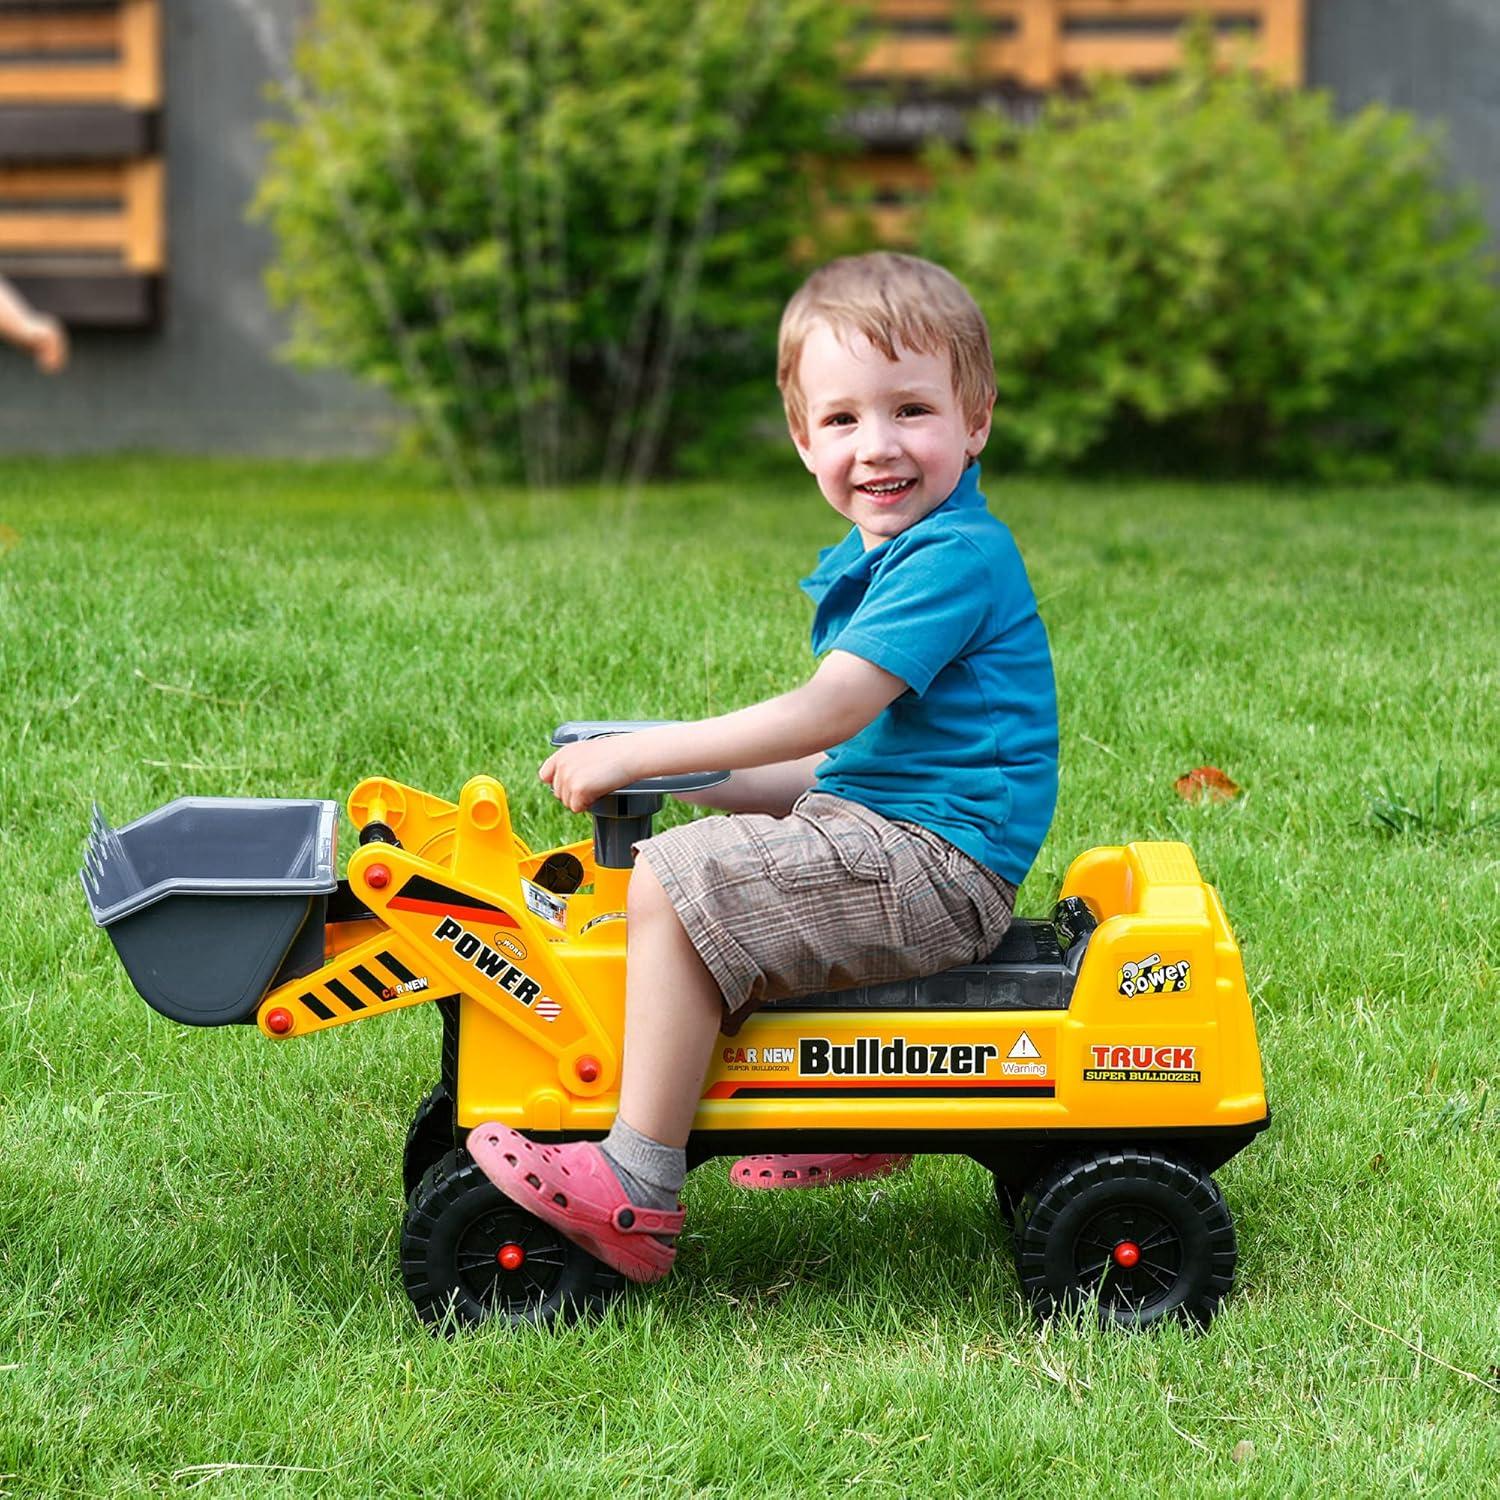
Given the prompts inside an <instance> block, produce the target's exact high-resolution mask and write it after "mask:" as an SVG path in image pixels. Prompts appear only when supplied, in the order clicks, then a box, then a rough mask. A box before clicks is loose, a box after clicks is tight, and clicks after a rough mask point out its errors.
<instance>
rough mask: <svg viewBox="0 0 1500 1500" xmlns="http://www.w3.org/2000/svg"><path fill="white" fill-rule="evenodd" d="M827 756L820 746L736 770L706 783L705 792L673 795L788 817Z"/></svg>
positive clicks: (736, 810)
mask: <svg viewBox="0 0 1500 1500" xmlns="http://www.w3.org/2000/svg"><path fill="white" fill-rule="evenodd" d="M826 759H827V756H825V755H824V753H823V752H822V751H821V750H817V751H814V752H813V754H811V755H805V756H803V757H802V759H801V760H781V761H777V762H776V764H775V765H771V766H753V767H751V768H750V769H749V770H745V771H735V772H734V773H733V774H732V775H731V776H730V778H729V780H728V781H722V782H720V783H719V785H718V786H710V787H705V788H704V789H703V790H702V791H701V792H675V793H673V795H674V796H675V797H676V798H677V800H678V801H679V802H691V803H692V804H693V805H694V806H695V807H713V808H717V809H718V810H719V811H720V812H731V813H746V812H758V813H770V814H771V816H772V817H773V818H784V817H785V816H786V815H787V814H788V813H789V812H790V811H791V810H792V804H793V803H794V802H795V801H796V800H797V798H798V797H800V796H801V795H802V794H803V792H805V791H807V789H808V788H809V787H811V786H812V784H813V782H814V781H815V780H816V779H817V775H818V767H819V766H820V765H822V764H823V762H824V761H825V760H826Z"/></svg>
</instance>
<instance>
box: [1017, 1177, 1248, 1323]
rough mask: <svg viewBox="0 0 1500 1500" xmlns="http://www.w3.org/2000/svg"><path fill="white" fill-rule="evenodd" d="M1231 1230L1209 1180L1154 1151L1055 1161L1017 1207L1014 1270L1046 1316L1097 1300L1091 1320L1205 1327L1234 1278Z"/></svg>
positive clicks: (1234, 1250) (1222, 1201)
mask: <svg viewBox="0 0 1500 1500" xmlns="http://www.w3.org/2000/svg"><path fill="white" fill-rule="evenodd" d="M1235 1255H1236V1247H1235V1240H1234V1224H1233V1222H1232V1221H1231V1220H1230V1217H1229V1210H1228V1209H1227V1208H1226V1207H1225V1205H1224V1199H1223V1198H1222V1197H1221V1196H1220V1194H1219V1189H1218V1187H1217V1186H1216V1185H1215V1183H1214V1180H1213V1178H1212V1177H1210V1176H1209V1175H1208V1173H1207V1172H1205V1171H1204V1170H1203V1169H1202V1168H1201V1167H1199V1166H1197V1165H1196V1164H1195V1163H1193V1162H1190V1161H1187V1160H1185V1159H1183V1158H1181V1157H1174V1156H1167V1155H1165V1154H1163V1153H1162V1152H1159V1151H1138V1150H1128V1149H1127V1150H1120V1151H1099V1152H1095V1153H1093V1154H1091V1155H1088V1156H1081V1157H1072V1158H1070V1159H1068V1160H1066V1161H1063V1162H1059V1163H1058V1164H1056V1165H1055V1166H1053V1167H1052V1168H1050V1169H1049V1170H1048V1171H1047V1173H1046V1174H1045V1175H1044V1176H1043V1177H1042V1179H1041V1181H1040V1182H1038V1183H1037V1185H1036V1186H1035V1187H1034V1188H1033V1189H1032V1190H1031V1192H1030V1193H1028V1194H1027V1196H1026V1198H1025V1200H1024V1201H1023V1203H1022V1205H1021V1216H1020V1217H1019V1218H1018V1220H1017V1226H1016V1268H1017V1270H1018V1272H1019V1273H1020V1277H1021V1285H1022V1287H1023V1288H1024V1289H1025V1291H1026V1293H1027V1295H1028V1296H1029V1297H1030V1298H1031V1300H1032V1303H1033V1304H1034V1306H1035V1307H1036V1309H1037V1311H1038V1312H1039V1313H1040V1314H1041V1315H1042V1316H1043V1317H1046V1316H1047V1315H1048V1314H1050V1313H1052V1312H1054V1311H1057V1310H1059V1309H1067V1308H1074V1307H1079V1306H1082V1305H1083V1304H1085V1303H1087V1302H1089V1301H1091V1300H1092V1299H1093V1298H1095V1297H1097V1298H1098V1306H1099V1321H1100V1322H1101V1323H1103V1324H1106V1325H1114V1326H1118V1327H1124V1328H1145V1327H1147V1326H1149V1325H1150V1324H1152V1323H1157V1322H1160V1321H1161V1320H1162V1319H1163V1318H1168V1317H1178V1318H1182V1319H1187V1320H1191V1321H1193V1322H1196V1323H1200V1324H1201V1323H1207V1322H1208V1320H1209V1319H1210V1318H1212V1317H1213V1315H1214V1312H1215V1310H1216V1309H1217V1308H1218V1305H1219V1302H1220V1300H1221V1299H1222V1298H1223V1296H1224V1294H1225V1293H1226V1292H1227V1291H1228V1290H1229V1286H1230V1283H1231V1281H1232V1280H1233V1277H1234V1262H1235Z"/></svg>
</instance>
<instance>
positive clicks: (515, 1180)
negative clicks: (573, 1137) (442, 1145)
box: [468, 1124, 684, 1281]
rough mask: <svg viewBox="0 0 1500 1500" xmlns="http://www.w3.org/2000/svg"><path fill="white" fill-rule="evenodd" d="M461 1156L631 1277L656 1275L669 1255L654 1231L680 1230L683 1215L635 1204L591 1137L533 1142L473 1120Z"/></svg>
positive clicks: (670, 1248)
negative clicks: (464, 1154) (465, 1151)
mask: <svg viewBox="0 0 1500 1500" xmlns="http://www.w3.org/2000/svg"><path fill="white" fill-rule="evenodd" d="M468 1150H469V1155H470V1156H472V1157H473V1158H474V1160H475V1161H476V1162H477V1163H478V1164H479V1166H480V1169H481V1170H482V1171H483V1172H484V1175H485V1176H486V1177H488V1178H489V1180H490V1181H491V1182H493V1183H494V1184H495V1186H496V1187H497V1188H499V1189H500V1191H501V1192H502V1193H504V1194H505V1196H506V1197H507V1198H509V1199H510V1200H511V1201H512V1202H513V1203H518V1204H520V1206H521V1207H522V1208H524V1209H525V1210H526V1211H527V1213H531V1214H535V1215H536V1216H537V1218H539V1219H541V1220H543V1221H544V1222H545V1223H548V1224H550V1225H551V1226H552V1227H553V1228H554V1229H556V1230H557V1231H558V1232H559V1233H561V1234H564V1235H566V1236H567V1238H568V1239H570V1240H572V1241H573V1243H574V1244H575V1245H581V1246H583V1248H584V1249H585V1250H587V1251H588V1253H589V1254H590V1255H592V1256H593V1257H594V1258H595V1259H596V1260H602V1261H603V1262H604V1264H605V1265H607V1266H613V1267H614V1269H615V1270H617V1271H618V1272H619V1273H620V1274H621V1275H622V1276H628V1277H629V1278H630V1280H631V1281H660V1280H661V1279H662V1277H663V1276H665V1275H666V1274H667V1272H668V1271H670V1270H671V1269H672V1262H673V1261H674V1260H676V1259H677V1248H676V1246H675V1245H668V1244H663V1242H662V1241H661V1240H659V1239H657V1238H656V1236H657V1235H663V1234H665V1235H675V1234H678V1233H680V1232H681V1230H682V1221H683V1218H684V1214H683V1212H682V1209H681V1207H680V1206H679V1207H678V1209H677V1210H676V1211H675V1212H667V1211H665V1210H662V1209H659V1208H640V1207H638V1206H637V1205H636V1204H634V1203H632V1202H631V1201H630V1199H629V1198H627V1197H626V1196H625V1189H624V1188H623V1187H621V1186H620V1179H619V1178H618V1177H616V1176H615V1174H614V1172H613V1170H611V1168H610V1165H609V1162H608V1160H606V1158H605V1155H604V1153H603V1152H602V1151H601V1150H600V1149H599V1148H598V1147H597V1146H596V1145H594V1144H593V1142H592V1141H573V1142H570V1143H568V1144H567V1145H562V1146H541V1145H538V1144H537V1143H536V1142H535V1141H531V1140H528V1139H527V1138H526V1137H525V1136H524V1135H522V1134H521V1133H520V1131H518V1130H510V1129H508V1128H507V1127H506V1126H504V1125H494V1124H489V1125H477V1126H475V1128H474V1129H473V1130H471V1131H470V1132H469V1140H468Z"/></svg>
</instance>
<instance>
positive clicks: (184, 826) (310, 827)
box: [79, 797, 338, 1026]
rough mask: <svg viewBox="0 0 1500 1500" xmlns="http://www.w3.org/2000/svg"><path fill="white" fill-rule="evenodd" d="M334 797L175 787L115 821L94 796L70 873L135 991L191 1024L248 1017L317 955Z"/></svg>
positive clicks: (331, 886) (308, 968)
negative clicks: (84, 842) (277, 983)
mask: <svg viewBox="0 0 1500 1500" xmlns="http://www.w3.org/2000/svg"><path fill="white" fill-rule="evenodd" d="M337 819H338V804H337V803H336V802H328V801H317V800H311V799H308V800H291V799H277V798H269V797H179V798H178V799H177V801H175V802H169V803H168V804H167V805H166V806H165V807H160V808H158V809H157V810H156V811H155V812H153V813H147V814H146V816H145V817H143V818H137V819H136V821H135V822H134V823H127V824H126V825H125V827H124V828H119V829H115V828H111V827H110V826H109V824H108V822H107V821H106V820H105V817H104V814H103V813H102V812H101V811H100V810H99V807H98V805H97V804H95V807H94V818H93V826H92V828H91V830H90V832H89V840H88V846H87V849H86V851H85V854H84V863H83V869H82V870H81V871H80V872H79V875H80V878H81V879H82V881H83V891H84V895H85V896H86V897H87V898H88V903H89V910H90V911H91V912H92V913H93V917H94V921H95V922H96V923H98V925H99V926H100V927H102V928H104V930H105V931H106V932H108V934H109V936H110V939H111V941H112V942H113V943H114V945H115V951H116V952H117V953H118V954H119V955H120V962H121V963H123V964H124V965H125V972H126V973H127V974H128V975H129V976H130V982H131V983H132V984H133V985H134V986H135V988H136V990H137V991H138V992H139V994H140V996H141V998H142V999H143V1000H144V1001H145V1002H146V1003H147V1004H148V1005H149V1006H151V1007H152V1009H153V1010H157V1011H160V1012H161V1014H162V1015H164V1016H169V1017H170V1018H171V1019H172V1020H174V1021H181V1022H183V1023H184V1024H185V1025H188V1026H225V1025H229V1024H230V1023H232V1022H235V1021H248V1020H251V1019H252V1018H253V1017H254V1015H255V1010H256V1007H257V1006H258V1005H259V1004H260V1001H261V999H262V997H263V996H264V995H265V993H266V991H267V990H268V989H270V988H271V987H272V983H273V981H274V980H276V978H277V976H278V975H279V974H281V973H282V972H283V971H285V974H286V977H287V978H291V977H294V976H295V975H299V974H303V973H311V972H312V970H314V969H316V968H317V967H318V966H319V965H320V964H321V963H322V962H323V923H324V914H325V911H326V908H327V903H328V897H329V896H330V895H331V894H332V893H333V891H334V890H335V889H336V888H337V885H338V880H337V877H336V876H335V874H334V829H335V826H336V823H337Z"/></svg>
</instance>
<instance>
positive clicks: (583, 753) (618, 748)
mask: <svg viewBox="0 0 1500 1500" xmlns="http://www.w3.org/2000/svg"><path fill="white" fill-rule="evenodd" d="M629 739H630V736H629V735H625V734H616V735H608V736H605V737H603V738H601V739H597V740H579V741H578V742H577V743H576V744H572V745H564V746H563V747H562V748H561V749H560V750H555V751H553V753H552V754H551V755H549V756H548V757H547V759H546V760H545V761H543V762H542V769H541V770H540V771H538V772H537V775H538V776H539V777H540V778H541V780H543V781H545V782H546V783H547V785H548V786H550V787H551V788H552V791H553V793H554V794H555V795H556V797H557V800H558V801H559V802H561V803H562V805H563V806H564V807H566V808H567V809H568V811H569V812H584V811H585V810H587V809H588V808H589V807H591V806H592V805H593V804H594V803H595V802H597V801H598V800H599V799H600V798H601V797H603V796H604V795H605V794H606V793H608V792H617V791H619V789H620V788H621V787H622V786H629V785H630V783H631V782H632V781H638V780H639V779H640V776H641V772H640V771H638V770H637V769H636V767H635V764H634V758H633V756H632V755H631V753H630V747H629V745H628V744H627V743H626V742H627V741H628V740H629Z"/></svg>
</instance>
